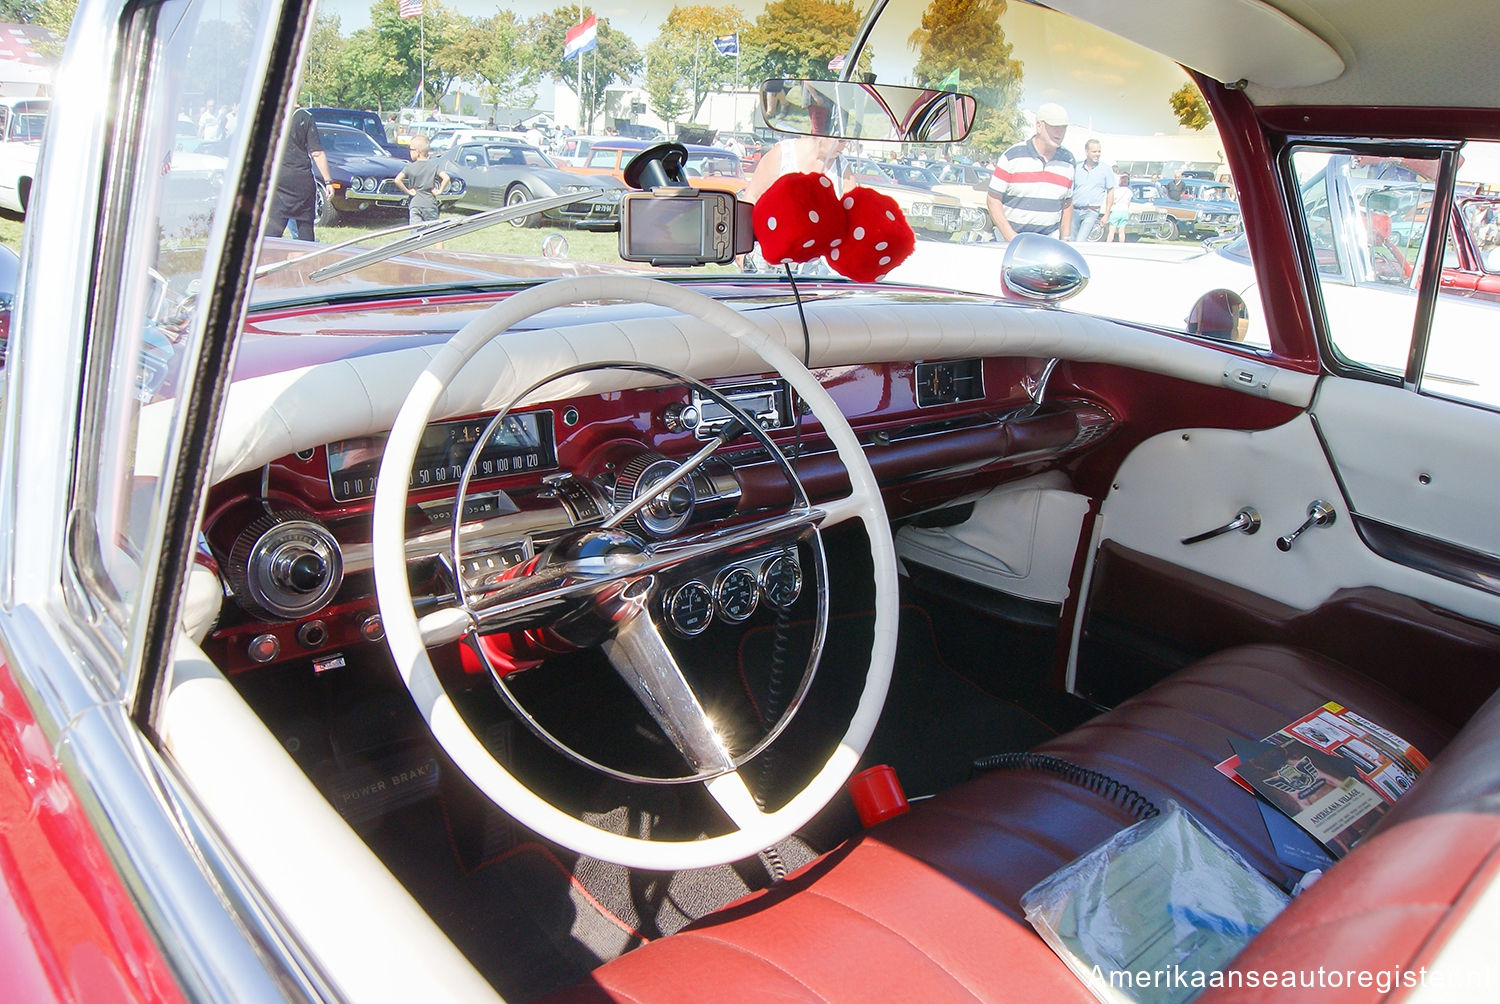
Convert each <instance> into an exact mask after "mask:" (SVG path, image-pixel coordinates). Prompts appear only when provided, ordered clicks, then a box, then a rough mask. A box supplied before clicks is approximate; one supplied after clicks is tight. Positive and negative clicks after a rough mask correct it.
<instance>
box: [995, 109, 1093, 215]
mask: <svg viewBox="0 0 1500 1004" xmlns="http://www.w3.org/2000/svg"><path fill="white" fill-rule="evenodd" d="M1067 131H1068V113H1067V112H1066V111H1064V110H1063V108H1062V106H1061V105H1056V104H1052V103H1050V102H1049V103H1048V104H1045V105H1042V107H1040V108H1038V109H1037V110H1036V135H1035V136H1033V137H1032V138H1031V139H1029V140H1027V141H1026V142H1025V143H1017V144H1016V145H1015V146H1013V147H1011V148H1010V149H1009V150H1006V151H1005V153H1003V154H1002V155H1001V156H1000V160H999V161H998V162H996V164H995V173H994V176H993V177H991V178H990V191H989V207H990V218H991V219H993V220H994V221H995V229H996V231H998V235H999V237H1000V239H1001V240H1006V241H1010V240H1015V238H1016V234H1051V235H1054V236H1065V235H1067V234H1069V233H1070V232H1071V230H1072V224H1073V172H1074V168H1075V167H1076V164H1075V162H1074V160H1073V155H1072V154H1071V153H1069V152H1068V151H1067V150H1064V149H1063V147H1062V141H1063V136H1064V135H1066V134H1067Z"/></svg>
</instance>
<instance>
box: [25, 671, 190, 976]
mask: <svg viewBox="0 0 1500 1004" xmlns="http://www.w3.org/2000/svg"><path fill="white" fill-rule="evenodd" d="M0 897H3V901H0V973H3V974H4V983H5V990H4V996H5V998H6V999H7V1000H12V1001H27V1002H40V1001H54V1000H56V1001H89V1002H91V1004H92V1002H96V1001H152V1002H162V1004H170V1002H176V1001H181V1000H183V997H182V994H181V992H180V990H179V989H178V986H177V982H176V980H175V979H174V978H173V976H172V974H171V973H170V971H169V970H168V967H167V965H166V962H165V961H164V960H163V958H162V956H161V953H160V952H159V951H158V950H157V947H156V944H155V942H154V941H153V940H152V938H151V935H150V934H149V933H148V932H147V930H146V927H145V924H144V922H143V921H142V919H141V915H140V910H139V907H138V905H137V903H136V901H135V899H134V898H133V897H132V896H131V895H130V893H129V892H128V891H127V890H126V888H125V885H124V883H123V882H122V881H121V880H120V877H119V874H118V873H117V872H116V871H115V868H114V866H113V865H112V863H111V862H110V860H109V857H108V855H107V854H106V853H105V850H104V847H103V845H102V844H100V842H99V838H98V836H97V835H96V834H95V832H94V828H93V826H92V825H91V824H90V822H89V819H88V816H87V814H86V813H85V812H84V811H83V807H82V806H81V805H80V804H79V801H78V798H77V795H76V793H75V792H74V790H73V787H72V785H71V784H69V782H68V779H67V777H66V776H65V775H64V773H63V770H62V767H61V765H60V764H59V763H58V761H57V758H56V757H55V756H54V755H53V752H52V748H51V745H50V744H49V743H48V741H47V739H46V737H45V735H44V734H43V730H42V728H41V726H40V725H39V724H38V723H37V721H36V718H35V717H34V716H33V715H32V713H31V709H30V707H29V706H28V704H27V702H26V700H25V698H24V696H23V695H22V693H21V688H20V687H19V686H18V685H17V682H16V679H15V677H14V676H13V675H12V674H11V672H10V669H9V667H8V666H5V665H0Z"/></svg>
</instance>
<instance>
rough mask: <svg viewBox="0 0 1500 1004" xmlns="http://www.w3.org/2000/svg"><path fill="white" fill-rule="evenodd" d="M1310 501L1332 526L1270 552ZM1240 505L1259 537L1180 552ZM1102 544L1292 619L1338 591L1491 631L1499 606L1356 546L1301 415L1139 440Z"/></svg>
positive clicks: (1229, 538) (1102, 520) (1123, 471)
mask: <svg viewBox="0 0 1500 1004" xmlns="http://www.w3.org/2000/svg"><path fill="white" fill-rule="evenodd" d="M1327 382H1334V381H1325V383H1327ZM1407 396H1408V397H1415V396H1416V395H1413V394H1408V395H1407ZM1448 407H1450V408H1451V407H1452V405H1449V406H1448ZM1496 443H1497V444H1500V440H1496ZM1494 448H1495V447H1491V449H1494ZM1471 462H1472V461H1471ZM1314 499H1324V500H1326V501H1328V502H1330V503H1332V504H1333V506H1334V509H1335V510H1336V512H1337V519H1336V521H1335V522H1334V523H1333V525H1331V526H1326V527H1314V528H1312V529H1310V530H1308V531H1307V532H1306V533H1304V534H1303V535H1302V536H1301V537H1300V538H1299V539H1298V540H1297V541H1296V543H1295V544H1293V546H1292V548H1291V550H1290V551H1287V552H1283V551H1281V550H1279V549H1278V548H1277V546H1276V538H1277V537H1279V536H1282V535H1284V534H1288V533H1290V532H1291V531H1292V530H1294V529H1296V528H1297V527H1298V526H1299V525H1301V523H1302V522H1303V520H1305V519H1306V518H1307V506H1308V504H1309V503H1310V502H1312V501H1313V500H1314ZM1247 505H1248V506H1253V507H1254V508H1255V509H1257V510H1258V511H1259V512H1260V516H1261V520H1262V527H1261V530H1260V532H1258V533H1256V534H1254V535H1253V536H1247V535H1245V534H1242V533H1228V534H1225V535H1223V536H1220V537H1216V538H1214V539H1212V540H1207V541H1204V542H1202V543H1198V544H1192V545H1184V544H1183V543H1182V539H1183V538H1184V537H1189V536H1191V535H1193V534H1196V533H1201V532H1202V531H1204V530H1209V529H1211V528H1213V527H1216V526H1221V525H1223V524H1224V523H1226V522H1228V521H1229V520H1230V519H1232V518H1233V517H1234V514H1235V513H1236V512H1238V511H1239V509H1240V508H1241V507H1242V506H1247ZM1105 540H1113V541H1115V542H1117V543H1119V544H1122V545H1124V546H1126V547H1129V548H1132V549H1134V550H1136V551H1141V552H1143V553H1146V554H1149V555H1153V556H1155V557H1158V558H1161V559H1163V560H1166V561H1170V562H1172V563H1173V564H1176V565H1180V566H1182V567H1184V568H1187V569H1190V570H1192V571H1195V572H1200V573H1202V574H1204V575H1208V576H1211V577H1213V578H1216V579H1220V580H1222V581H1224V582H1227V583H1230V584H1232V585H1236V586H1241V587H1243V588H1245V589H1249V590H1252V591H1254V592H1256V593H1259V594H1261V595H1263V596H1266V597H1268V598H1270V599H1273V600H1276V601H1278V602H1281V603H1284V604H1286V605H1288V606H1291V607H1294V608H1296V609H1299V610H1309V609H1312V608H1314V607H1316V606H1318V605H1319V604H1321V603H1323V602H1324V601H1326V600H1328V599H1329V598H1330V597H1331V596H1332V595H1333V594H1334V593H1335V592H1337V591H1338V590H1340V589H1346V588H1347V589H1352V588H1358V587H1362V586H1374V587H1378V588H1383V589H1388V590H1390V591H1391V592H1395V593H1400V594H1403V595H1407V596H1411V597H1413V598H1414V599H1417V600H1421V601H1425V602H1428V603H1433V604H1436V605H1437V606H1440V607H1443V608H1445V609H1448V610H1451V611H1453V612H1455V613H1458V614H1461V615H1464V616H1467V617H1472V618H1474V619H1476V620H1480V621H1484V622H1486V623H1500V596H1495V595H1492V594H1489V593H1486V592H1483V591H1481V590H1478V589H1473V588H1468V587H1465V586H1461V585H1458V584H1457V583H1454V582H1450V581H1447V580H1445V579H1441V578H1438V577H1436V576H1433V575H1429V574H1426V573H1423V572H1420V571H1417V570H1415V569H1412V568H1408V567H1406V566H1404V565H1400V564H1397V563H1395V562H1392V561H1387V560H1386V559H1384V558H1381V557H1379V556H1378V555H1376V554H1375V553H1374V552H1372V551H1371V550H1370V549H1369V548H1367V547H1366V546H1365V544H1364V542H1363V541H1361V540H1360V537H1359V534H1358V533H1357V532H1356V530H1355V528H1354V525H1353V521H1352V520H1351V519H1349V512H1348V506H1347V504H1346V502H1345V500H1344V498H1343V495H1342V494H1341V492H1340V489H1339V485H1338V483H1337V482H1336V481H1335V479H1334V477H1333V473H1332V471H1331V470H1330V468H1329V466H1328V463H1327V460H1326V458H1325V456H1324V453H1323V447H1322V444H1321V442H1320V441H1319V439H1318V435H1317V431H1316V430H1315V429H1314V427H1313V422H1312V419H1311V417H1310V416H1308V415H1307V414H1303V415H1300V416H1298V417H1297V418H1296V419H1294V420H1292V421H1291V422H1288V423H1286V424H1285V425H1281V426H1277V427H1276V428H1272V429H1267V430H1264V431H1259V432H1242V431H1236V430H1229V429H1179V430H1175V431H1173V432H1168V433H1163V434H1161V435H1159V436H1154V437H1152V438H1151V439H1148V440H1146V441H1145V442H1144V443H1142V444H1141V445H1140V446H1138V447H1136V448H1135V449H1134V450H1133V451H1131V453H1130V455H1129V456H1128V457H1127V458H1126V459H1125V462H1124V463H1123V464H1121V466H1120V470H1119V471H1118V473H1117V474H1116V476H1115V479H1114V483H1113V485H1112V487H1111V490H1110V492H1109V494H1108V496H1107V497H1106V498H1105V501H1104V504H1103V506H1102V507H1101V510H1100V515H1099V533H1098V536H1097V541H1098V543H1103V541H1105ZM1096 553H1097V549H1096Z"/></svg>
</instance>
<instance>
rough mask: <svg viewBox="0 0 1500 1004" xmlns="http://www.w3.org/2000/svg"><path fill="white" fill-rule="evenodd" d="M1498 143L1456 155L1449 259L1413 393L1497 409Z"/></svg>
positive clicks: (1499, 307) (1499, 397)
mask: <svg viewBox="0 0 1500 1004" xmlns="http://www.w3.org/2000/svg"><path fill="white" fill-rule="evenodd" d="M1496 193H1500V143H1468V144H1466V145H1465V146H1464V148H1463V150H1462V151H1461V153H1460V160H1459V166H1458V178H1457V184H1456V186H1455V188H1454V193H1453V212H1452V213H1451V214H1450V216H1449V238H1448V253H1447V254H1446V255H1445V256H1444V261H1443V275H1442V279H1441V282H1440V284H1439V290H1440V292H1439V293H1438V297H1437V303H1436V304H1435V306H1434V308H1433V312H1432V329H1431V332H1432V333H1431V334H1430V335H1429V337H1428V343H1427V360H1426V365H1425V366H1424V367H1423V371H1422V376H1421V382H1420V383H1419V385H1418V386H1419V389H1420V390H1421V391H1422V392H1423V393H1425V394H1432V395H1438V396H1442V397H1451V398H1456V399H1458V400H1460V401H1466V402H1470V403H1473V404H1479V405H1484V406H1486V407H1489V408H1500V353H1497V352H1496V351H1495V333H1496V332H1497V331H1500V196H1497V194H1496Z"/></svg>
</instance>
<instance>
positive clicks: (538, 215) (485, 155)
mask: <svg viewBox="0 0 1500 1004" xmlns="http://www.w3.org/2000/svg"><path fill="white" fill-rule="evenodd" d="M439 160H440V162H441V163H442V165H443V169H444V170H445V171H447V172H448V173H449V174H450V175H452V176H453V177H455V178H462V179H463V180H464V194H463V197H462V198H461V199H459V200H458V202H457V206H458V208H459V209H473V210H485V209H494V208H495V207H496V206H515V205H520V204H522V203H525V202H530V201H531V200H533V199H537V198H542V197H544V196H550V195H561V194H563V193H565V192H585V191H588V190H590V189H599V188H602V189H604V190H605V191H604V194H603V195H602V196H600V197H597V198H594V199H592V200H591V201H588V202H579V203H575V204H573V205H570V206H560V207H557V208H553V209H547V210H539V211H537V212H535V213H531V214H529V215H527V216H522V217H519V218H517V219H515V220H514V221H512V222H513V223H514V224H515V225H516V226H518V227H523V226H525V227H536V226H541V224H542V222H543V221H544V220H550V221H552V222H554V223H569V224H572V225H573V226H576V227H578V228H580V229H583V230H609V229H612V228H614V227H615V226H617V225H618V223H619V218H620V194H621V193H622V192H624V191H627V190H628V189H627V188H626V186H625V183H624V182H622V181H619V180H617V179H615V178H614V177H611V176H609V175H599V176H597V177H594V178H581V177H579V176H578V175H577V174H575V173H573V172H571V171H565V170H563V169H562V168H560V167H558V166H557V164H556V163H554V162H553V161H552V160H551V159H550V158H549V157H548V156H547V155H546V154H544V153H542V151H540V150H538V149H537V148H536V147H534V146H531V145H530V144H527V143H523V142H521V141H520V140H514V139H496V140H485V139H479V140H471V141H465V142H462V143H460V144H459V145H457V146H454V147H453V148H451V149H450V150H448V152H446V153H445V154H443V155H442V157H441V158H439Z"/></svg>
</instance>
